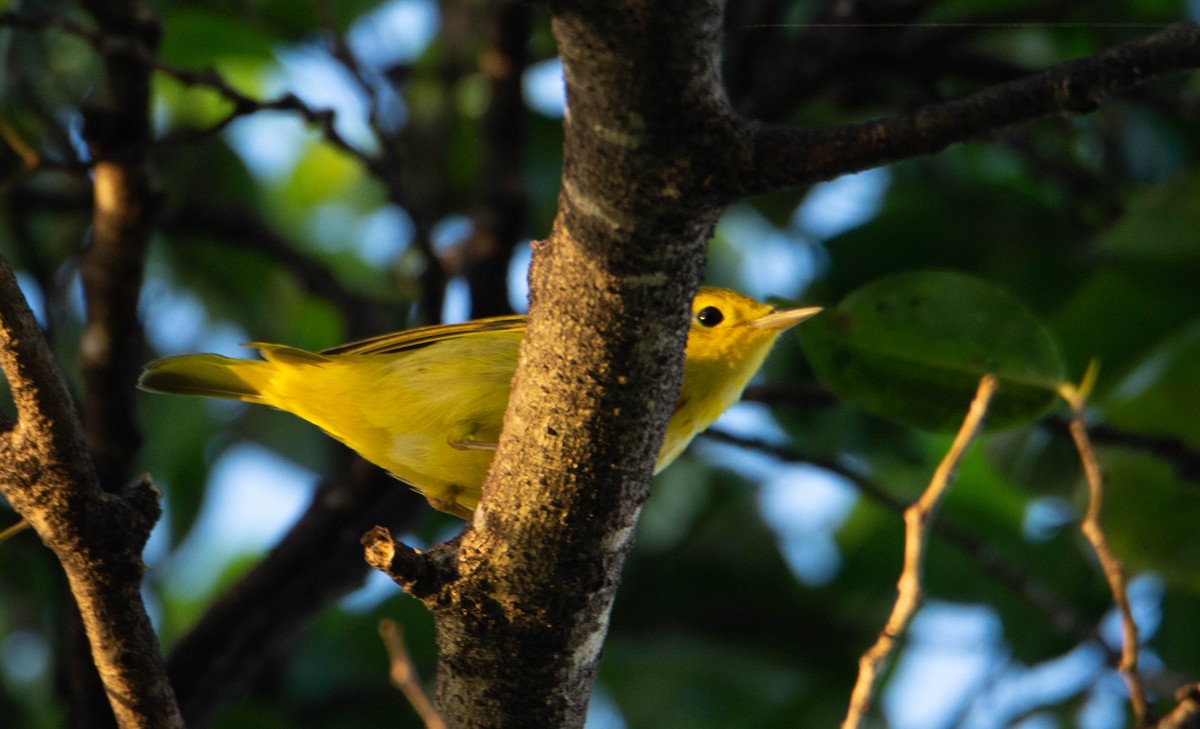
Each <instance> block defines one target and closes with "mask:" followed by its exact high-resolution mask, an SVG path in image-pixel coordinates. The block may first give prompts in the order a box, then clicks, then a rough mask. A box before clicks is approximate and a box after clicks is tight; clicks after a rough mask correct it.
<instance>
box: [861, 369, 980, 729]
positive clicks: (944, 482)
mask: <svg viewBox="0 0 1200 729" xmlns="http://www.w3.org/2000/svg"><path fill="white" fill-rule="evenodd" d="M995 391H996V378H995V377H993V376H992V375H984V376H983V378H982V379H981V380H980V381H979V389H978V390H977V391H976V393H975V399H974V400H973V401H972V402H971V407H970V409H969V410H968V411H967V416H966V418H964V419H963V424H962V427H961V428H960V429H959V431H958V435H957V436H955V438H954V442H953V443H952V444H951V445H950V450H949V451H948V452H947V453H946V456H945V458H943V459H942V462H941V463H940V464H939V465H938V467H937V470H935V471H934V474H933V478H932V479H931V480H930V482H929V486H927V487H926V489H925V492H924V493H923V494H921V497H920V498H919V499H917V501H916V502H915V503H913V504H912V505H911V506H909V507H908V508H907V509H906V510H905V511H904V524H905V540H904V569H903V571H902V572H901V573H900V581H899V583H898V585H897V587H898V590H899V594H898V595H897V596H896V603H895V605H894V606H893V608H892V614H891V615H890V616H889V617H888V620H887V623H886V624H885V625H884V627H883V630H882V631H880V633H879V637H878V638H877V639H876V641H875V644H874V645H872V646H871V647H870V648H868V649H867V651H866V652H865V653H863V655H862V658H861V659H859V664H858V680H857V681H856V682H855V684H854V690H853V692H852V693H851V696H850V707H849V710H848V711H847V713H846V718H845V720H844V721H843V722H842V729H857V727H860V726H862V722H863V720H864V719H865V718H866V716H867V712H868V711H869V710H870V708H871V699H872V695H873V694H874V691H875V686H876V684H877V683H878V682H879V677H880V674H881V673H882V671H883V668H884V666H885V665H886V663H887V660H888V657H889V656H890V655H891V654H892V651H893V650H894V649H895V647H896V641H897V640H898V639H899V637H900V636H901V635H902V634H903V633H904V631H905V630H907V629H908V625H909V623H911V622H912V618H913V615H914V614H916V611H917V607H918V605H919V604H920V602H921V599H922V586H921V573H922V569H923V566H924V562H925V547H926V544H927V542H928V539H929V530H930V525H931V523H932V521H933V516H934V514H935V512H936V511H937V507H938V504H939V502H940V501H941V499H942V496H943V495H944V494H945V493H946V491H947V490H948V489H949V488H950V483H951V481H953V479H954V474H955V471H956V470H957V469H958V464H959V463H960V462H961V461H962V458H963V455H964V454H965V453H966V451H967V446H969V445H970V444H971V441H972V440H973V439H974V438H975V435H976V433H978V432H979V429H980V427H981V426H982V424H983V418H984V416H985V415H986V414H987V409H988V404H989V403H990V401H991V398H992V395H993V394H994V393H995Z"/></svg>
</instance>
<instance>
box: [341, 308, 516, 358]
mask: <svg viewBox="0 0 1200 729" xmlns="http://www.w3.org/2000/svg"><path fill="white" fill-rule="evenodd" d="M523 331H525V317H524V316H522V315H519V314H514V315H510V316H494V317H491V318H490V319H475V320H473V321H467V322H463V323H461V324H437V325H434V326H428V327H418V328H417V329H405V330H404V331H400V332H393V333H391V334H380V335H379V336H376V337H370V338H368V339H360V340H359V341H357V342H350V343H349V344H342V345H339V346H337V347H333V348H332V349H326V350H322V351H321V354H322V355H326V356H334V355H342V354H395V353H397V352H407V351H412V350H414V349H419V348H421V347H426V346H428V345H430V344H435V343H437V342H444V341H446V340H447V339H457V338H458V337H466V336H470V335H472V334H480V333H483V332H523Z"/></svg>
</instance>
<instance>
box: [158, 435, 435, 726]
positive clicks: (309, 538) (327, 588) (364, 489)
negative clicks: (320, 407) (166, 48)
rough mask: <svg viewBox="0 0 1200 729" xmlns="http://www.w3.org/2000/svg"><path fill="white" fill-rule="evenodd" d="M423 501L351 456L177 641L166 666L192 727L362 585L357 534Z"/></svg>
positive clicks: (406, 515) (399, 518) (403, 522)
mask: <svg viewBox="0 0 1200 729" xmlns="http://www.w3.org/2000/svg"><path fill="white" fill-rule="evenodd" d="M424 503H425V502H424V500H423V499H421V498H420V497H419V496H418V495H416V494H415V493H413V492H412V491H410V490H409V489H406V488H404V486H403V485H402V484H398V483H397V482H396V481H395V479H393V478H391V477H390V476H388V475H387V474H386V473H384V472H383V471H381V470H379V469H378V468H376V467H375V466H372V465H370V464H369V463H367V462H365V461H363V460H362V459H360V458H354V459H353V460H352V461H351V462H350V465H349V466H348V467H346V468H342V469H340V470H339V471H338V473H337V475H336V476H334V477H332V478H330V479H329V480H328V481H326V482H324V483H322V484H321V486H320V487H319V488H318V489H317V492H316V493H315V494H314V496H313V501H312V503H311V504H309V507H308V509H307V510H306V511H305V512H304V514H303V515H302V516H301V517H300V519H299V520H297V522H296V524H295V525H293V526H292V528H291V529H289V530H288V533H287V534H286V535H284V537H283V539H281V540H280V542H279V544H277V545H276V546H275V547H274V548H273V549H272V550H271V553H270V554H268V555H267V556H266V557H265V558H263V560H262V561H261V562H259V563H258V564H257V565H255V566H254V568H253V569H251V570H250V572H248V573H247V574H246V575H245V576H244V577H242V578H241V579H240V580H239V581H238V582H237V583H236V584H234V585H233V586H232V587H231V588H230V589H229V590H227V591H226V592H225V593H224V594H223V595H221V596H220V597H219V598H218V599H217V600H216V601H215V602H214V603H213V604H212V605H210V606H209V607H208V609H207V610H206V611H205V613H204V615H203V616H201V618H200V619H199V620H197V621H196V623H195V624H194V625H193V626H192V627H191V629H190V630H189V631H188V632H187V634H186V635H185V636H183V637H182V638H181V639H180V640H179V642H177V643H176V644H175V647H174V648H173V649H172V650H171V654H170V657H169V659H168V663H167V668H168V672H169V674H170V676H171V683H172V685H174V686H175V691H176V693H177V694H178V696H179V706H180V709H181V711H182V712H183V715H184V717H185V718H186V719H187V725H188V726H190V727H200V726H204V725H205V724H207V723H209V722H211V721H212V719H213V718H214V717H215V716H216V715H217V712H218V711H219V710H220V709H221V707H222V706H224V705H225V704H226V703H227V702H228V701H230V700H231V699H233V698H236V697H237V696H239V695H240V694H241V693H243V692H244V691H245V690H246V689H247V688H248V687H249V686H250V685H251V684H252V683H253V682H254V681H255V680H256V679H258V678H259V677H260V676H261V675H262V671H263V669H264V668H265V667H267V666H268V665H270V664H271V662H272V661H273V660H274V659H275V658H277V657H279V656H280V655H283V654H284V653H285V652H286V651H287V650H288V649H289V648H290V647H291V646H292V645H293V644H294V643H295V641H296V640H297V639H298V638H299V637H300V635H301V634H302V632H303V630H304V628H305V626H307V625H308V624H309V622H310V621H311V620H312V619H313V618H314V617H315V616H316V615H317V613H319V612H320V611H321V610H323V609H325V608H326V607H328V606H329V605H330V604H332V603H333V602H335V601H336V600H338V599H340V598H341V597H343V596H344V595H346V594H347V593H349V592H351V591H352V590H354V589H356V588H358V587H359V586H361V585H362V582H363V580H364V579H365V577H366V573H367V565H365V564H364V563H363V559H362V548H361V547H360V546H359V539H360V535H361V534H362V533H363V532H364V531H366V530H367V529H368V528H370V526H371V525H373V524H377V523H379V522H383V523H386V524H388V525H389V526H391V527H392V528H394V529H403V528H405V527H406V526H407V525H409V524H411V522H412V521H413V520H414V519H415V518H416V517H417V515H419V514H421V513H423V512H424Z"/></svg>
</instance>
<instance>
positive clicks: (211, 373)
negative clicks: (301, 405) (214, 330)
mask: <svg viewBox="0 0 1200 729" xmlns="http://www.w3.org/2000/svg"><path fill="white" fill-rule="evenodd" d="M274 372H275V365H274V364H273V363H271V362H263V361H261V360H253V359H230V358H229V357H222V356H221V355H218V354H185V355H181V356H178V357H166V358H163V359H159V360H155V361H153V362H151V363H150V364H148V365H146V369H144V370H143V371H142V376H141V377H140V378H139V379H138V387H140V388H141V389H143V390H148V391H150V392H165V393H169V394H172V395H199V396H202V397H223V398H227V399H229V400H242V401H245V402H253V403H264V402H266V401H265V400H264V399H263V395H264V393H265V392H266V388H267V386H268V383H269V381H270V379H271V377H272V376H273V375H274Z"/></svg>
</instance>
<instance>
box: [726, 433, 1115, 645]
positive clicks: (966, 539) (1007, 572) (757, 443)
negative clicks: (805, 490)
mask: <svg viewBox="0 0 1200 729" xmlns="http://www.w3.org/2000/svg"><path fill="white" fill-rule="evenodd" d="M703 438H704V439H705V440H713V441H717V442H719V443H727V444H729V445H733V446H737V447H738V448H746V449H749V450H754V451H757V452H759V453H763V454H766V455H769V456H771V457H772V458H777V459H779V460H781V461H784V462H786V463H804V464H808V465H811V466H814V467H816V468H820V469H822V470H825V471H828V472H830V473H833V474H836V475H838V476H840V477H842V478H845V479H846V480H847V481H849V482H850V483H852V484H853V485H854V487H855V488H856V489H858V491H859V493H861V494H862V495H863V496H865V497H866V498H867V499H869V500H870V501H871V502H873V503H875V504H878V505H880V506H882V507H884V508H885V509H887V510H888V511H891V512H893V513H896V514H903V513H904V509H905V504H904V503H903V502H902V501H901V500H900V499H898V498H896V497H895V496H893V495H892V494H891V493H889V492H888V491H887V490H886V489H884V488H883V487H881V486H880V485H879V484H877V483H875V482H874V481H872V480H871V479H869V478H867V477H866V476H864V475H863V474H862V473H860V472H858V471H857V470H855V469H853V468H848V467H847V466H845V465H844V464H842V463H840V462H838V461H837V460H834V459H830V458H823V457H820V456H815V455H811V454H801V453H797V452H796V451H794V450H791V449H789V448H783V447H781V446H778V445H776V444H774V443H769V442H767V441H763V440H756V439H751V438H745V437H741V436H735V435H732V434H730V433H726V432H724V431H721V430H716V429H710V430H708V431H707V432H705V433H704V435H703ZM930 528H931V530H932V531H933V532H934V533H936V534H937V535H938V536H940V537H941V538H943V539H945V540H946V541H947V542H949V543H950V544H952V545H954V546H955V547H957V548H958V549H960V550H961V551H962V552H963V553H964V554H965V555H967V557H968V558H969V559H971V561H973V562H974V563H975V564H976V565H978V566H979V568H980V569H981V570H982V571H983V573H984V574H986V575H988V576H989V577H991V578H993V579H995V580H997V581H999V582H1000V583H1002V584H1004V585H1006V586H1007V587H1009V588H1011V589H1012V590H1013V592H1014V593H1015V594H1017V595H1020V596H1021V597H1022V598H1024V599H1025V600H1026V601H1028V602H1029V604H1030V605H1031V606H1032V607H1033V608H1034V609H1036V610H1038V611H1039V612H1041V613H1042V615H1043V616H1045V618H1046V619H1047V620H1048V621H1049V622H1050V624H1051V625H1053V626H1054V627H1055V629H1057V630H1059V631H1061V632H1063V633H1064V634H1068V635H1071V636H1073V637H1075V638H1076V639H1078V640H1079V641H1081V642H1084V641H1092V640H1094V639H1095V637H1096V631H1095V627H1094V626H1093V625H1091V624H1090V623H1088V622H1087V621H1085V620H1084V619H1083V618H1082V617H1081V616H1080V615H1079V614H1078V613H1077V612H1076V611H1075V610H1074V609H1073V608H1072V606H1071V605H1070V604H1069V603H1067V602H1066V601H1065V600H1063V598H1062V597H1061V596H1060V595H1058V594H1057V593H1055V592H1054V591H1053V590H1051V589H1050V588H1049V587H1048V586H1047V585H1046V584H1045V583H1044V582H1042V581H1041V580H1039V579H1038V578H1037V577H1035V576H1034V575H1032V574H1030V573H1029V572H1028V571H1026V570H1024V569H1023V568H1022V567H1021V566H1020V565H1017V564H1014V563H1013V562H1011V561H1009V560H1008V559H1006V558H1005V557H1004V555H1002V554H1001V553H1000V552H998V551H997V550H995V549H993V548H992V547H991V546H989V545H988V544H987V543H985V542H984V541H983V540H981V539H980V538H979V537H977V536H976V535H974V534H973V533H971V532H970V531H969V530H967V529H965V528H964V527H962V526H959V525H958V524H956V523H954V522H952V521H951V520H950V519H949V518H945V517H943V518H941V519H939V520H937V521H935V522H933V523H932V524H931V526H930ZM1101 645H1102V647H1103V649H1104V650H1105V651H1106V652H1109V651H1111V649H1109V648H1108V646H1106V645H1103V643H1101ZM1110 657H1111V658H1112V659H1113V660H1114V661H1115V660H1117V653H1116V651H1111V656H1110Z"/></svg>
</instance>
